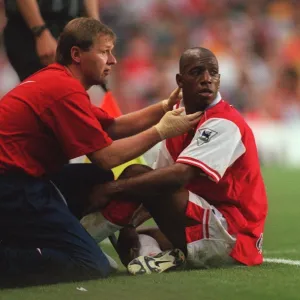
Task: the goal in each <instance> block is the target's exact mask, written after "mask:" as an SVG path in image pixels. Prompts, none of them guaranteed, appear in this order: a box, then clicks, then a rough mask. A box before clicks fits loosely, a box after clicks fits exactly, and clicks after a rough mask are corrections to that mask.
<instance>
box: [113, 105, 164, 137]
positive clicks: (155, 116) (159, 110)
mask: <svg viewBox="0 0 300 300" xmlns="http://www.w3.org/2000/svg"><path fill="white" fill-rule="evenodd" d="M164 114H165V112H164V110H163V107H162V104H161V103H156V104H154V105H151V106H148V107H146V108H144V109H142V110H139V111H136V112H132V113H129V114H127V115H123V116H121V117H119V118H116V119H115V121H114V122H113V123H112V125H111V126H110V127H109V128H108V130H107V132H108V134H109V136H111V137H112V138H113V139H115V140H117V139H120V138H124V137H128V136H132V135H134V134H137V133H139V132H142V131H144V130H146V129H148V128H150V127H151V126H153V125H154V124H156V123H157V122H158V121H159V120H160V119H161V118H162V116H163V115H164Z"/></svg>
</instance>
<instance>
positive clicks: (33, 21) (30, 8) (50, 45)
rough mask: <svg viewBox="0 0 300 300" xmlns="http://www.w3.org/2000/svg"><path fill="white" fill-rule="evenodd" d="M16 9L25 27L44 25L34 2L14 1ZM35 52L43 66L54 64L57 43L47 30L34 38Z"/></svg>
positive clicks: (28, 0)
mask: <svg viewBox="0 0 300 300" xmlns="http://www.w3.org/2000/svg"><path fill="white" fill-rule="evenodd" d="M16 1H17V6H18V9H19V11H20V13H21V15H22V17H23V18H24V20H25V22H26V24H27V26H28V27H29V28H30V29H31V28H33V27H38V26H42V25H44V24H45V21H44V19H43V18H42V15H41V12H40V9H39V6H38V3H37V1H36V0H16ZM35 43H36V52H37V55H38V57H39V58H40V61H41V63H42V64H43V65H48V64H51V63H53V62H54V59H55V52H56V47H57V42H56V40H55V39H54V37H53V36H52V34H51V33H50V31H49V30H48V29H45V30H44V31H43V32H42V33H41V35H40V36H39V37H36V38H35Z"/></svg>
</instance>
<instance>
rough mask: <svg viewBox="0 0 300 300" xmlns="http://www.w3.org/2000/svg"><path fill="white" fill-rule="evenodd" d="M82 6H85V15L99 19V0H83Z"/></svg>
mask: <svg viewBox="0 0 300 300" xmlns="http://www.w3.org/2000/svg"><path fill="white" fill-rule="evenodd" d="M84 8H85V12H86V15H87V16H88V17H91V18H94V19H96V20H99V21H100V16H99V10H100V5H99V0H84Z"/></svg>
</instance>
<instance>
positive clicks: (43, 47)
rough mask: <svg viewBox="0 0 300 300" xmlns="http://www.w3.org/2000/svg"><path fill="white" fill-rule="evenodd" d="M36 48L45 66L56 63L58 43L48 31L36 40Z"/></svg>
mask: <svg viewBox="0 0 300 300" xmlns="http://www.w3.org/2000/svg"><path fill="white" fill-rule="evenodd" d="M35 46H36V53H37V55H38V57H39V59H40V61H41V63H42V64H43V65H45V66H47V65H49V64H52V63H53V62H54V61H55V53H56V47H57V41H56V39H55V38H54V37H53V36H52V34H51V33H50V31H49V30H48V29H46V30H44V31H43V32H42V34H41V35H40V36H39V37H37V38H36V40H35Z"/></svg>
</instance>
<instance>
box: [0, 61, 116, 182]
mask: <svg viewBox="0 0 300 300" xmlns="http://www.w3.org/2000/svg"><path fill="white" fill-rule="evenodd" d="M112 121H113V118H112V117H110V116H109V115H108V114H107V113H106V112H104V111H103V110H101V109H100V108H97V107H96V106H94V105H92V104H91V102H90V99H89V96H88V94H87V92H86V91H85V89H84V87H83V86H82V85H81V83H80V82H79V81H78V80H77V79H75V78H73V77H72V76H71V75H70V74H69V73H68V72H67V71H66V69H65V68H64V67H63V66H61V65H59V64H52V65H50V66H48V67H47V68H45V69H43V70H41V71H39V72H37V73H35V74H34V75H32V76H30V77H29V78H27V79H26V80H25V81H23V82H22V83H20V84H19V85H18V86H17V87H16V88H14V89H13V90H12V91H10V92H9V93H8V94H6V95H5V96H4V97H3V99H2V100H1V101H0V173H6V172H14V171H23V172H25V173H27V174H30V175H32V176H42V175H45V174H50V173H53V172H55V171H58V170H59V169H60V168H61V167H62V166H63V165H64V164H65V163H67V162H68V160H70V159H72V158H75V157H78V156H81V155H84V154H88V153H91V152H94V151H96V150H99V149H101V148H104V147H106V146H108V145H110V144H111V143H112V140H111V138H110V137H109V136H108V135H107V133H106V132H105V129H106V128H107V127H108V126H109V125H110V124H111V123H112Z"/></svg>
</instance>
